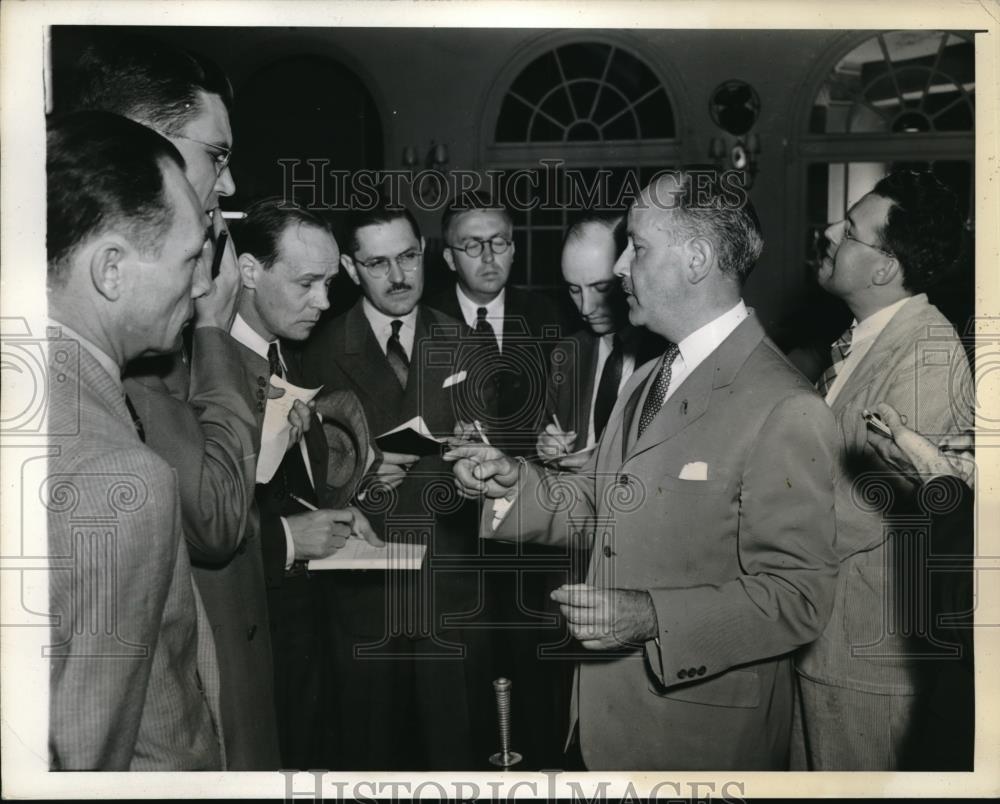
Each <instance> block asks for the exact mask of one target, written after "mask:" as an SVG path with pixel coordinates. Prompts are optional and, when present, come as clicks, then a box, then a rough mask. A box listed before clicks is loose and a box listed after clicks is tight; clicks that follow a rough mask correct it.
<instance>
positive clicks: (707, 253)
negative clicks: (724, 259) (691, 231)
mask: <svg viewBox="0 0 1000 804" xmlns="http://www.w3.org/2000/svg"><path fill="white" fill-rule="evenodd" d="M687 257H688V263H687V267H686V275H687V278H688V281H689V282H691V284H692V285H697V284H698V283H699V282H701V280H702V279H704V278H705V277H706V276H708V274H709V272H710V271H711V270H712V266H713V265H714V264H715V246H714V245H713V244H712V241H711V240H709V239H708V238H705V237H692V238H691V239H690V240H689V241H688V243H687Z"/></svg>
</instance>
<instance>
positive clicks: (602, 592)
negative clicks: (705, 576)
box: [549, 583, 658, 650]
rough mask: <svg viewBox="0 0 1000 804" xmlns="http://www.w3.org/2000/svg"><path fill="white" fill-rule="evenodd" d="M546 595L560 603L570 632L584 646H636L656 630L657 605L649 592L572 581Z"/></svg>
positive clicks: (603, 647)
mask: <svg viewBox="0 0 1000 804" xmlns="http://www.w3.org/2000/svg"><path fill="white" fill-rule="evenodd" d="M549 597H551V598H552V599H553V600H554V601H556V602H557V603H558V604H559V608H560V609H561V610H562V613H563V616H565V617H566V620H567V621H568V623H569V630H570V633H572V634H573V636H574V637H576V638H577V639H578V640H579V641H580V644H581V645H583V647H585V648H587V650H611V649H613V648H620V647H623V646H624V647H635V646H636V645H641V644H642V643H643V642H646V641H647V640H649V639H652V638H653V637H655V636H656V634H657V630H658V629H657V622H656V609H655V608H653V599H652V598H651V597H650V596H649V593H648V592H644V591H640V590H637V589H600V588H598V587H596V586H590V585H589V584H585V583H572V584H564V585H563V586H560V587H559V588H558V589H555V590H553V591H552V593H551V594H550V595H549Z"/></svg>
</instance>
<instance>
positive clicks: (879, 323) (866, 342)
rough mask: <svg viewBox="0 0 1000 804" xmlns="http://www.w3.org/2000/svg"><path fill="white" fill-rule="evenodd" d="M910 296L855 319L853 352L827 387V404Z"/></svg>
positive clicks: (852, 342) (831, 401) (852, 339)
mask: <svg viewBox="0 0 1000 804" xmlns="http://www.w3.org/2000/svg"><path fill="white" fill-rule="evenodd" d="M910 298H911V297H910V296H907V297H906V298H905V299H900V300H899V301H898V302H895V303H893V304H890V305H889V306H888V307H883V308H882V309H881V310H879V311H877V312H874V313H872V314H871V315H870V316H868V318H866V319H865V320H864V321H858V320H857V319H856V318H855V319H854V323H853V324H852V325H851V327H852V328H853V329H854V334H853V335H852V336H851V353H850V354H849V355H848V356H847V358H846V359H845V360H844V362H843V363H841V364H840V369H839V370H838V371H837V376H836V377H834V380H833V382H832V383H830V387H829V388H828V389H827V392H826V404H828V405H832V404H833V402H834V400H835V399H836V398H837V395H838V394H839V393H840V389H841V388H843V387H844V385H845V383H846V382H847V380H848V379H849V378H850V376H851V375H852V374H853V373H854V369H855V368H857V366H858V364H859V363H860V362H861V360H862V358H864V356H865V355H866V354H868V350H869V349H871V348H872V344H873V343H875V339H876V338H877V337H878V336H879V334H880V333H881V332H882V330H883V329H885V328H886V326H887V325H888V323H889V322H890V321H892V317H893V316H894V315H896V313H897V312H898V311H899V308H900V307H902V306H903V305H904V304H906V303H907V302H908V301H909V300H910Z"/></svg>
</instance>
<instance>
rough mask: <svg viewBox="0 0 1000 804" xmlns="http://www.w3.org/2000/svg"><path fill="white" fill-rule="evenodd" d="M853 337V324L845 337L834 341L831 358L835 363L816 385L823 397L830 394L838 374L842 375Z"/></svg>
mask: <svg viewBox="0 0 1000 804" xmlns="http://www.w3.org/2000/svg"><path fill="white" fill-rule="evenodd" d="M853 337H854V325H853V324H852V325H851V326H850V327H848V329H847V331H846V332H844V334H843V335H841V336H840V337H839V338H837V340H836V341H834V343H833V346H832V347H830V356H831V357H832V358H833V363H832V364H831V365H830V367H829V368H828V369H827V370H826V371H824V372H823V376H822V377H820V378H819V381H818V382H817V383H816V390H817V391H819V392H820V394H821V395H822V396H826V395H827V394H828V393H829V392H830V386H831V385H833V381H834V380H835V379H837V374H839V373H840V369H841V366H843V365H844V361H845V360H847V356H848V355H849V354H850V353H851V339H852V338H853Z"/></svg>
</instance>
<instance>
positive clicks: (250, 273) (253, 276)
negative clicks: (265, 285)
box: [236, 251, 264, 289]
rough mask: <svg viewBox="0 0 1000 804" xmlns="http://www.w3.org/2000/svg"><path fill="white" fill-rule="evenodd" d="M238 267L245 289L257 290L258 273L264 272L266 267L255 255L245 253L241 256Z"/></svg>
mask: <svg viewBox="0 0 1000 804" xmlns="http://www.w3.org/2000/svg"><path fill="white" fill-rule="evenodd" d="M236 265H237V267H238V268H239V269H240V279H241V280H242V282H243V287H245V288H252V289H256V288H257V272H258V271H262V270H264V266H263V265H261V264H260V261H259V260H258V259H257V258H256V257H255V256H254V255H253V254H251V253H250V252H247V251H245V252H243V253H242V254H240V258H239V260H238V261H237V263H236Z"/></svg>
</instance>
